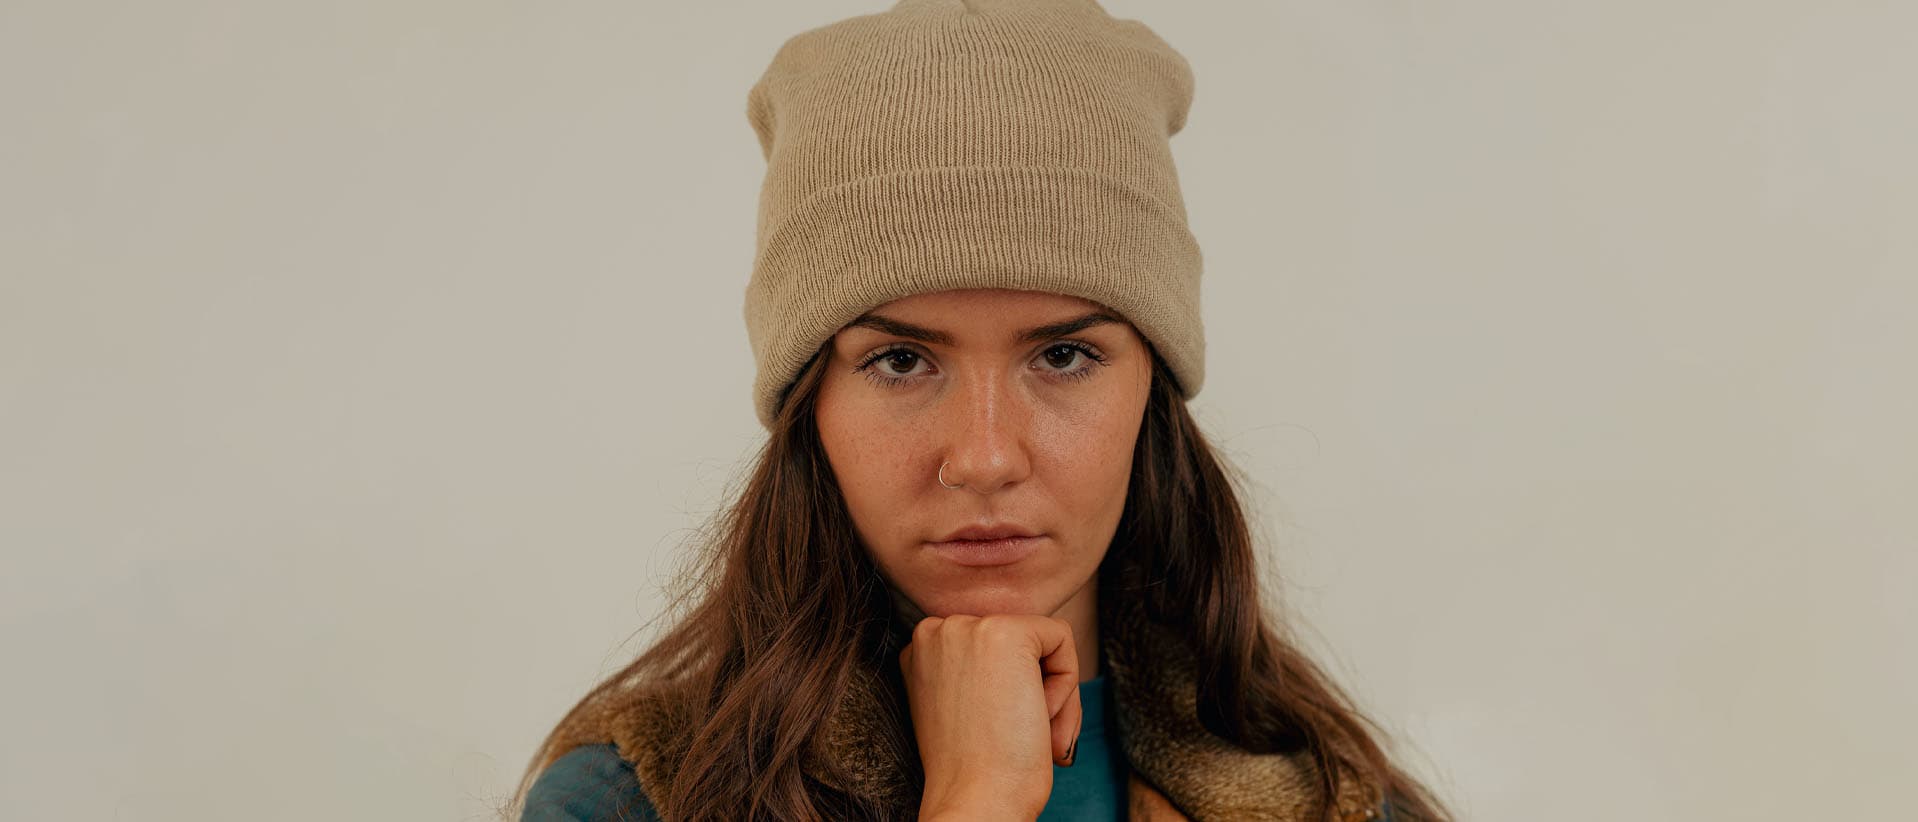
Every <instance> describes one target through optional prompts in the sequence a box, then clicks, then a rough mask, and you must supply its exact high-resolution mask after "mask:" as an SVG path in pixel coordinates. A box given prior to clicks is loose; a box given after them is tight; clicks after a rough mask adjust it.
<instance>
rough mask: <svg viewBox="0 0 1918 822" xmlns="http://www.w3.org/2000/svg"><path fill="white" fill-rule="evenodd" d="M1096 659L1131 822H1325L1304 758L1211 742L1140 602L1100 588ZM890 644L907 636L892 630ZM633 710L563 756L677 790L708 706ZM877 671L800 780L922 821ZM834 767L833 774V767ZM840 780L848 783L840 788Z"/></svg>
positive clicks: (1349, 814) (1363, 804) (640, 705)
mask: <svg viewBox="0 0 1918 822" xmlns="http://www.w3.org/2000/svg"><path fill="white" fill-rule="evenodd" d="M1100 593H1101V596H1100V600H1099V603H1100V609H1099V611H1100V614H1099V621H1100V636H1099V642H1100V648H1101V651H1102V652H1103V654H1104V674H1105V675H1106V676H1108V677H1109V678H1110V680H1111V694H1112V698H1113V702H1114V704H1113V710H1114V713H1115V715H1116V718H1117V721H1118V726H1119V730H1120V737H1121V741H1122V745H1123V748H1124V754H1125V758H1126V760H1127V762H1128V764H1129V765H1130V766H1131V767H1130V772H1129V774H1128V776H1127V785H1126V797H1127V819H1129V820H1143V821H1144V822H1185V820H1199V822H1211V820H1248V821H1250V820H1270V821H1271V822H1306V821H1307V820H1317V819H1318V818H1319V814H1320V810H1321V809H1320V807H1319V803H1318V802H1317V801H1316V779H1317V777H1318V769H1317V766H1316V763H1315V762H1314V760H1313V759H1312V757H1311V756H1310V754H1309V753H1304V752H1301V753H1298V754H1254V753H1251V752H1248V751H1245V750H1243V749H1240V748H1238V747H1236V746H1234V745H1232V744H1231V743H1229V742H1226V741H1225V740H1223V739H1220V738H1219V737H1217V736H1214V735H1213V734H1212V733H1211V732H1209V731H1207V730H1206V729H1205V728H1204V727H1203V726H1202V725H1201V724H1200V723H1199V719H1198V714H1197V707H1196V706H1197V699H1196V696H1197V687H1196V679H1195V675H1196V671H1197V666H1196V661H1195V657H1194V655H1193V653H1192V651H1191V648H1190V645H1189V644H1188V643H1187V642H1185V641H1183V640H1182V639H1181V638H1180V637H1179V636H1177V635H1176V633H1175V632H1174V631H1172V630H1171V629H1169V628H1167V627H1166V626H1163V625H1161V624H1159V623H1156V622H1153V621H1151V620H1149V619H1148V618H1147V616H1146V614H1145V612H1144V603H1143V598H1142V597H1139V596H1136V595H1132V596H1128V595H1125V594H1123V593H1114V592H1113V591H1111V590H1109V589H1106V588H1102V589H1101V592H1100ZM892 630H893V631H894V634H893V636H894V638H895V641H898V640H899V639H900V638H901V634H900V633H899V632H901V631H904V632H906V634H905V635H906V636H909V635H910V626H906V625H904V623H903V622H902V621H901V620H899V619H894V620H893V625H892ZM640 693H641V696H640V698H637V699H626V700H622V701H620V702H619V703H617V704H615V705H611V706H602V707H601V708H600V709H599V710H597V711H592V712H588V713H587V714H585V715H584V716H583V717H582V720H581V721H580V722H577V723H575V724H574V726H573V727H572V728H571V729H570V732H569V733H566V734H565V737H566V739H567V740H568V746H569V747H570V746H576V745H584V744H592V743H612V744H613V745H615V746H616V748H617V750H618V752H619V755H620V758H621V759H622V760H623V761H624V762H626V763H632V764H633V767H634V768H635V770H636V776H637V777H638V781H639V783H641V784H644V785H649V786H651V785H669V784H671V783H672V780H673V777H674V774H675V768H676V765H677V763H678V762H679V761H680V760H681V759H682V758H683V755H684V753H685V750H686V746H687V745H688V744H689V742H690V740H691V738H692V736H693V733H694V731H695V730H696V729H697V728H698V722H699V716H698V714H697V710H698V706H700V705H701V704H703V699H702V698H701V695H699V694H696V693H693V692H692V691H691V690H689V689H686V688H682V687H677V686H675V685H673V684H660V683H651V684H649V685H648V686H647V689H645V690H643V691H641V692H640ZM884 693H885V692H884V690H883V688H882V684H881V681H880V679H879V676H878V672H877V671H872V670H864V669H857V670H855V672H854V674H853V678H852V683H851V686H850V687H849V689H848V692H847V696H846V698H845V699H844V700H842V701H841V702H840V704H839V705H838V706H837V707H836V708H835V709H834V710H833V712H832V713H831V714H830V715H829V716H828V717H827V719H826V721H825V723H824V725H823V727H822V730H821V733H820V734H818V735H817V736H816V737H815V739H814V743H813V745H812V746H811V747H810V748H809V749H808V750H807V751H805V752H804V754H803V755H802V758H801V769H802V771H804V772H805V773H806V774H807V775H808V776H810V777H812V778H815V779H817V780H819V781H820V782H822V783H823V784H826V785H829V786H831V787H833V788H835V789H838V790H841V791H847V792H856V793H859V794H862V795H864V796H868V797H872V798H876V799H879V800H881V801H882V802H883V803H884V804H885V805H887V806H888V807H890V808H891V809H892V813H891V816H892V818H895V819H900V820H912V819H916V818H917V814H918V805H919V796H918V795H917V793H916V791H915V789H914V788H913V785H912V781H911V778H910V773H911V768H912V765H913V763H909V762H907V761H905V758H904V756H905V755H902V754H899V753H897V752H890V751H887V750H885V749H884V748H883V747H882V746H878V745H873V744H869V743H868V742H867V740H868V739H870V738H871V736H872V731H873V730H874V729H875V728H878V727H881V725H880V724H879V723H882V722H885V721H888V720H887V717H888V716H889V715H890V713H889V711H888V710H887V707H888V706H886V705H885V704H884V702H883V700H884V699H885V697H884V696H883V694H884ZM833 765H836V766H837V768H836V769H835V768H834V767H831V766H833ZM835 773H843V774H845V775H846V777H845V778H844V779H843V780H842V779H839V778H836V777H835V776H834V774H835ZM1339 785H1340V789H1339V794H1338V800H1337V804H1338V814H1337V818H1338V819H1340V820H1344V822H1364V821H1365V820H1372V821H1373V822H1377V821H1378V820H1381V819H1384V818H1386V817H1387V816H1388V815H1389V813H1390V811H1389V806H1388V805H1387V803H1386V798H1385V797H1384V795H1383V792H1382V790H1381V789H1380V788H1379V787H1378V786H1376V785H1373V784H1369V783H1368V782H1366V781H1364V780H1361V779H1360V778H1358V777H1357V776H1356V775H1355V774H1352V773H1349V772H1346V773H1342V774H1341V776H1340V779H1339ZM647 799H648V800H649V801H650V802H651V803H652V804H653V805H654V806H655V807H656V808H657V811H658V812H659V814H660V816H661V817H662V818H664V819H669V820H670V819H672V818H673V809H672V808H670V807H668V806H666V805H665V804H664V803H665V802H666V801H667V800H668V799H669V797H667V796H666V795H665V792H664V791H658V792H655V795H653V796H650V797H647Z"/></svg>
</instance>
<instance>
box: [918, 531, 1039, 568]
mask: <svg viewBox="0 0 1918 822" xmlns="http://www.w3.org/2000/svg"><path fill="white" fill-rule="evenodd" d="M1044 541H1045V537H1042V536H1032V537H1025V536H1015V537H1006V538H1004V539H956V540H948V541H946V542H928V543H926V547H927V548H928V549H931V550H932V551H933V552H934V553H936V554H939V555H940V556H943V557H945V558H946V559H948V560H951V561H952V562H953V563H954V564H957V565H965V566H969V567H975V568H977V567H988V566H995V565H1011V564H1013V563H1015V562H1018V561H1020V560H1022V559H1025V558H1026V557H1029V556H1032V555H1033V554H1035V553H1037V552H1038V551H1039V544H1040V543H1041V542H1044Z"/></svg>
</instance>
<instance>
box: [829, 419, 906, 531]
mask: <svg viewBox="0 0 1918 822" xmlns="http://www.w3.org/2000/svg"><path fill="white" fill-rule="evenodd" d="M821 388H822V393H821V395H820V397H819V404H818V407H817V410H816V419H817V420H818V425H819V439H820V443H821V444H822V445H823V446H824V447H825V450H826V459H827V462H828V463H829V464H830V466H831V468H832V473H833V478H834V480H835V481H837V483H838V485H839V490H840V493H841V495H843V496H844V497H845V500H846V509H847V511H848V512H849V513H850V514H851V515H852V518H853V524H854V526H855V527H856V528H857V529H858V531H859V536H860V537H861V538H862V539H863V540H865V541H866V542H867V543H868V544H878V545H883V544H885V543H886V542H887V541H888V540H889V539H890V536H889V531H890V530H891V528H890V527H889V526H888V523H889V521H891V520H892V519H897V518H898V517H897V516H896V512H903V511H909V510H911V500H909V499H907V498H906V497H907V495H908V494H909V493H910V491H911V489H914V488H917V487H919V486H918V485H915V484H914V483H913V479H914V477H913V476H911V474H913V473H914V471H915V470H916V469H915V468H914V467H913V464H912V459H913V450H912V449H913V443H914V442H923V437H922V438H918V439H915V437H914V436H913V435H912V434H911V432H910V431H907V430H905V429H902V428H901V426H899V425H898V424H897V423H896V422H892V423H888V422H887V421H886V420H885V418H884V417H883V416H880V417H875V416H874V415H871V414H864V413H862V411H861V409H860V408H859V407H858V406H857V404H856V403H853V404H846V403H841V402H837V401H836V398H832V397H829V396H828V395H827V394H826V393H824V391H823V389H825V388H826V386H822V387H821ZM888 512H895V513H894V514H888Z"/></svg>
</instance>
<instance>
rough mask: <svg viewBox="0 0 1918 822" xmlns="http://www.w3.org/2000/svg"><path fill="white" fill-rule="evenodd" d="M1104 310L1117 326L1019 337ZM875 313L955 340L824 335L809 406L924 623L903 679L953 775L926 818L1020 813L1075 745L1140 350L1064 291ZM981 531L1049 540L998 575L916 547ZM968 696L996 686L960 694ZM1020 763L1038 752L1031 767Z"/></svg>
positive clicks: (931, 779)
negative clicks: (828, 342)
mask: <svg viewBox="0 0 1918 822" xmlns="http://www.w3.org/2000/svg"><path fill="white" fill-rule="evenodd" d="M1100 311H1104V313H1106V314H1108V315H1110V316H1111V317H1113V318H1114V320H1115V321H1113V322H1106V323H1103V324H1093V325H1089V326H1087V327H1084V328H1081V329H1078V330H1074V331H1071V332H1069V333H1062V334H1052V335H1047V336H1044V337H1042V338H1039V339H1033V340H1021V339H1020V335H1021V333H1022V332H1025V331H1027V330H1029V329H1034V328H1038V327H1041V326H1047V325H1052V324H1056V323H1062V322H1066V321H1069V320H1075V319H1078V318H1080V317H1082V316H1085V315H1087V314H1089V313H1093V312H1100ZM875 316H876V317H881V318H884V319H886V320H891V321H896V322H898V323H906V324H910V325H912V326H918V327H920V328H923V329H929V330H932V331H936V332H943V333H944V334H945V335H947V336H948V337H949V339H947V340H943V341H928V340H923V339H917V338H915V337H914V336H913V335H911V334H910V333H907V332H906V331H905V330H903V329H900V328H897V327H893V328H875V327H867V326H866V325H864V324H862V322H861V321H855V322H854V323H852V324H849V325H848V326H847V327H845V328H843V329H841V330H840V331H839V332H838V333H837V334H835V335H834V337H833V341H832V349H831V356H832V363H831V366H832V367H831V368H830V369H829V370H828V373H827V376H826V377H825V381H824V383H823V384H822V385H821V386H820V393H819V396H818V403H817V408H816V416H817V420H818V425H819V434H820V438H821V440H822V442H823V444H824V446H825V450H826V454H827V458H828V460H829V462H830V463H831V465H832V470H833V473H834V476H835V478H836V479H837V481H838V483H839V486H840V489H841V491H842V493H843V494H844V497H845V500H846V504H847V506H848V509H849V511H850V513H851V517H852V520H853V524H854V526H855V528H856V530H857V531H858V536H859V538H860V540H861V542H862V543H863V545H864V547H865V549H866V550H867V552H868V553H869V554H870V556H871V557H872V559H873V561H874V564H875V565H876V566H877V567H878V568H879V570H880V573H881V575H882V576H883V577H884V578H885V579H886V581H887V582H888V583H889V584H890V586H891V587H892V589H893V596H894V599H895V602H898V603H899V605H900V607H901V608H902V612H904V613H907V614H909V615H912V616H915V617H917V616H920V615H923V616H924V617H925V618H924V619H918V620H916V621H917V625H918V628H917V631H916V632H915V635H914V640H913V642H912V645H911V646H909V647H908V648H907V649H906V652H907V653H906V654H902V657H901V664H902V666H906V670H907V671H908V687H909V690H911V692H912V697H913V701H914V705H913V713H914V718H915V724H916V725H920V726H921V727H920V728H919V733H920V735H921V744H920V749H921V754H922V756H927V755H928V754H929V753H933V752H934V751H929V750H928V749H929V748H933V749H937V751H936V752H938V753H941V754H950V755H951V760H953V761H954V764H952V766H951V767H949V768H944V769H940V770H939V772H940V773H944V774H949V775H950V779H951V780H952V781H950V782H945V783H942V782H941V779H940V778H937V777H936V774H935V770H936V769H935V765H936V764H938V762H936V761H935V760H934V759H933V758H932V757H928V783H927V784H928V791H927V793H928V798H929V800H930V799H931V798H932V797H933V794H935V792H936V791H945V792H946V793H944V794H942V795H941V796H940V797H939V798H940V800H941V803H940V804H939V805H937V806H940V807H943V806H945V805H946V804H950V805H951V806H952V807H960V806H963V805H965V803H966V800H965V799H964V798H963V797H962V794H963V795H964V796H965V797H971V796H991V797H993V799H994V801H996V802H998V803H1000V804H1001V805H1002V806H1007V807H1010V806H1011V805H1020V806H1021V807H1020V808H1019V810H1020V812H1022V813H1023V812H1024V811H1025V810H1033V811H1034V812H1035V813H1036V808H1030V807H1029V805H1030V802H1031V801H1033V800H1034V798H1035V794H1036V801H1037V802H1038V803H1039V804H1041V805H1043V803H1044V800H1045V797H1046V792H1048V791H1049V790H1050V780H1051V767H1050V765H1051V761H1050V760H1049V759H1048V757H1047V756H1046V755H1045V754H1046V752H1047V749H1048V748H1050V749H1051V750H1052V752H1053V756H1054V757H1057V756H1059V755H1061V754H1063V753H1064V752H1065V751H1066V750H1067V749H1068V747H1067V746H1068V745H1069V744H1070V743H1071V742H1072V741H1073V740H1074V739H1076V736H1077V732H1078V723H1079V722H1080V721H1081V720H1080V717H1079V715H1078V712H1077V704H1078V700H1077V694H1078V691H1077V688H1076V687H1075V683H1076V682H1079V681H1084V680H1087V679H1091V678H1093V677H1096V676H1098V675H1099V672H1100V654H1099V637H1098V618H1097V615H1098V600H1097V595H1098V586H1097V578H1096V575H1097V572H1098V568H1099V563H1100V561H1101V560H1103V559H1104V558H1105V554H1106V550H1107V549H1108V547H1109V546H1110V545H1111V542H1112V537H1113V535H1114V534H1115V533H1116V532H1117V530H1118V524H1119V516H1120V514H1121V512H1122V511H1123V510H1124V506H1125V497H1126V491H1127V488H1128V482H1129V477H1130V471H1131V465H1132V452H1133V447H1134V444H1135V443H1136V441H1137V438H1138V433H1139V426H1140V424H1141V422H1142V421H1143V419H1144V414H1145V406H1146V399H1147V394H1148V391H1149V389H1150V387H1151V375H1152V369H1151V352H1150V349H1149V348H1148V347H1147V345H1146V343H1145V341H1144V339H1142V338H1141V337H1140V335H1139V333H1138V331H1137V330H1136V329H1135V328H1133V327H1132V325H1131V324H1130V323H1128V322H1126V321H1125V320H1124V319H1123V317H1121V316H1120V315H1119V314H1117V312H1113V311H1110V310H1105V309H1103V308H1102V307H1101V306H1100V305H1099V304H1098V303H1095V302H1092V301H1089V300H1084V299H1081V298H1078V297H1073V296H1069V295H1063V294H1053V293H1047V292H1036V291H1014V290H1007V289H967V290H956V291H941V292H932V293H926V294H917V295H913V296H910V297H905V298H902V299H899V300H895V301H893V302H890V303H886V304H885V305H881V306H878V307H876V308H874V309H873V310H872V311H870V312H868V313H867V314H866V315H865V317H862V318H861V320H865V319H866V318H871V317H875ZM1074 344H1077V345H1082V346H1084V347H1085V349H1087V351H1089V352H1090V353H1086V352H1085V351H1081V350H1078V349H1077V348H1075V347H1074ZM882 354H883V355H882ZM875 357H876V359H875ZM862 366H863V368H862ZM856 369H859V370H856ZM1074 375H1079V376H1081V377H1082V378H1079V379H1074V378H1073V377H1074ZM885 378H893V379H899V380H903V381H902V382H899V383H897V384H890V385H889V384H884V382H883V380H884V379H885ZM941 463H946V471H945V480H946V482H947V483H949V484H954V485H959V484H963V487H961V488H956V489H955V488H947V487H943V486H941V485H940V483H939V480H938V478H937V477H938V471H939V468H940V465H941ZM983 520H993V521H1012V522H1017V523H1021V524H1024V525H1026V526H1029V527H1031V528H1032V529H1034V530H1036V531H1038V532H1039V533H1040V534H1042V535H1043V537H1044V538H1043V540H1042V541H1041V543H1040V547H1039V550H1038V551H1037V552H1036V553H1035V554H1034V555H1032V556H1030V557H1027V558H1025V559H1023V560H1021V561H1019V562H1016V563H1013V564H1010V565H1004V566H995V567H966V566H961V565H958V564H956V563H954V562H952V561H951V560H949V559H947V558H946V557H944V556H941V555H939V554H937V553H935V552H932V551H930V550H928V549H927V548H926V546H925V543H927V542H930V541H936V540H939V539H941V538H943V537H945V536H946V535H948V534H950V533H951V532H953V531H954V530H957V529H959V528H961V527H964V526H967V525H971V524H974V523H977V522H980V521H983ZM929 651H930V652H931V653H928V652H929ZM915 653H916V654H917V655H918V656H919V659H917V660H913V659H912V657H913V655H914V654H915ZM1059 655H1064V656H1065V657H1066V658H1065V659H1063V660H1062V659H1057V658H1054V657H1056V656H1059ZM1035 662H1037V663H1038V664H1037V665H1035V664H1034V663H1035ZM1075 669H1076V670H1075ZM1042 679H1043V680H1044V682H1043V691H1042ZM980 682H988V683H993V684H992V685H990V686H989V687H985V688H980V687H969V686H976V685H977V683H980ZM1042 701H1043V702H1044V703H1045V704H1044V705H1043V706H1041V705H1040V702H1042ZM1068 706H1069V709H1068ZM1040 711H1043V713H1039V712H1040ZM1062 711H1067V712H1068V714H1067V715H1065V716H1062ZM1035 713H1037V719H1038V720H1040V721H1038V723H1037V727H1036V728H1034V727H1030V726H1031V720H1032V718H1033V715H1034V714H1035ZM1007 715H1010V718H1009V719H1008V718H1007ZM1047 716H1051V717H1053V719H1054V720H1055V727H1054V729H1053V732H1052V734H1051V737H1052V744H1051V745H1048V744H1047V741H1046V737H1047V734H1046V733H1045V732H1044V728H1045V723H1044V721H1043V720H1044V719H1045V718H1046V717H1047ZM1062 719H1064V720H1069V721H1064V722H1063V725H1064V727H1063V728H1061V727H1058V722H1059V721H1060V720H1062ZM999 720H1004V721H1003V722H1000V724H998V725H996V726H995V725H994V724H992V723H993V722H994V721H999ZM1022 722H1023V723H1026V724H1024V725H1022V724H1020V723H1022ZM995 735H996V736H995ZM1015 750H1016V751H1018V752H1020V753H1026V754H1036V759H1037V762H1036V766H1035V765H1034V764H1033V762H1032V760H1031V759H1030V758H1028V759H1024V760H1021V759H1018V758H1017V757H1014V756H1010V755H1009V754H1008V751H1015ZM968 757H970V758H968ZM961 760H963V761H961ZM962 764H963V767H961V765H962ZM1035 767H1036V768H1042V769H1043V773H1039V772H1038V771H1037V770H1035ZM994 779H997V780H999V784H997V785H990V784H989V783H991V782H992V781H993V780H994ZM1015 782H1016V783H1017V784H1016V785H1013V784H1011V783H1015ZM1039 782H1043V783H1044V784H1043V786H1041V787H1034V786H1035V784H1037V783H1039ZM961 783H963V784H961ZM982 785H985V786H987V787H985V788H982ZM1009 786H1010V787H1009ZM947 800H950V802H949V803H948V802H947ZM930 806H934V805H932V803H930V802H929V807H930ZM975 807H976V806H975ZM1028 818H1029V817H1028Z"/></svg>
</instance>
